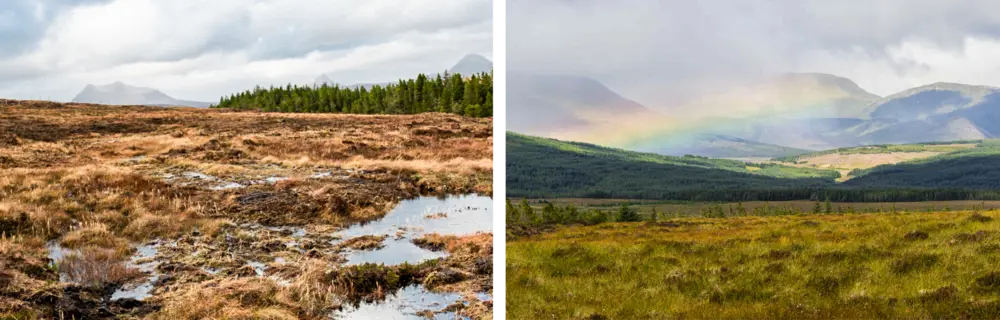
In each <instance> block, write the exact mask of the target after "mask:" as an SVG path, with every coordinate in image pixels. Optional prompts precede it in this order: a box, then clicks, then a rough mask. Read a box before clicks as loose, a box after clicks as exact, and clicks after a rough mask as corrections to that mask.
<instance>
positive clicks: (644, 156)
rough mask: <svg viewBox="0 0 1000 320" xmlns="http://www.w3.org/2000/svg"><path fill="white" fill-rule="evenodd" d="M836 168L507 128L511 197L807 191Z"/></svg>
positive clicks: (826, 181) (829, 181)
mask: <svg viewBox="0 0 1000 320" xmlns="http://www.w3.org/2000/svg"><path fill="white" fill-rule="evenodd" d="M836 177H837V173H836V172H834V171H824V170H816V169H809V168H793V167H788V166H782V165H756V166H755V165H749V166H748V165H747V164H745V163H743V162H740V161H735V160H724V159H709V158H704V157H695V156H685V157H673V156H664V155H659V154H653V153H641V152H633V151H626V150H621V149H613V148H606V147H600V146H597V145H592V144H586V143H578V142H565V141H559V140H554V139H548V138H540V137H533V136H527V135H522V134H517V133H512V132H508V133H507V194H508V196H511V197H594V198H607V197H621V198H648V199H698V198H702V199H708V198H716V197H733V199H739V198H742V197H756V196H757V193H758V192H767V191H765V190H783V191H782V192H795V191H791V190H792V189H797V190H802V191H801V192H804V193H805V194H808V192H809V191H808V189H809V188H819V187H828V186H832V185H833V180H834V179H835V178H836Z"/></svg>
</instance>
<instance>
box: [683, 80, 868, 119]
mask: <svg viewBox="0 0 1000 320" xmlns="http://www.w3.org/2000/svg"><path fill="white" fill-rule="evenodd" d="M879 98H880V97H879V96H878V95H875V94H872V93H870V92H868V91H865V90H864V89H862V88H861V87H859V86H858V85H857V84H856V83H854V82H853V81H851V80H849V79H847V78H843V77H838V76H835V75H830V74H824V73H788V74H783V75H780V76H776V77H772V78H767V79H762V80H758V81H756V82H751V83H747V84H744V85H740V86H734V87H731V88H723V89H722V90H721V92H720V93H716V94H712V95H709V96H704V97H701V98H699V99H695V100H692V101H689V102H687V103H682V104H680V105H679V106H676V107H673V108H671V109H670V112H671V113H676V114H678V116H679V117H680V116H681V115H683V117H686V118H700V117H712V116H719V115H726V116H730V117H774V116H779V117H786V118H867V117H868V115H867V110H866V107H867V106H868V105H869V104H871V103H872V102H875V101H876V100H878V99H879Z"/></svg>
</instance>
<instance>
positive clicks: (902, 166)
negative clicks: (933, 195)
mask: <svg viewBox="0 0 1000 320" xmlns="http://www.w3.org/2000/svg"><path fill="white" fill-rule="evenodd" d="M966 145H972V147H964V148H959V149H956V150H954V151H951V152H947V153H941V154H938V155H934V156H930V157H924V158H919V159H914V160H910V161H904V162H900V163H896V164H886V165H879V166H874V167H872V168H870V169H863V170H856V171H855V172H852V174H853V175H855V176H857V177H856V178H853V179H851V180H848V181H846V182H844V185H845V186H852V187H866V188H885V187H889V186H893V185H906V186H909V187H919V188H967V189H992V190H996V189H1000V165H998V164H1000V140H985V141H978V142H974V143H970V144H966ZM949 146H954V145H940V146H933V145H932V146H929V148H934V147H938V148H941V147H945V148H946V147H949ZM942 150H947V149H942Z"/></svg>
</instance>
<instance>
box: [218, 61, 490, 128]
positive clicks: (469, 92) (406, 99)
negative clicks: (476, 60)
mask: <svg viewBox="0 0 1000 320" xmlns="http://www.w3.org/2000/svg"><path fill="white" fill-rule="evenodd" d="M492 100H493V74H492V73H481V74H474V75H471V76H468V77H465V76H462V75H460V74H448V73H447V72H446V73H444V74H443V75H442V74H439V75H437V76H435V77H433V78H431V77H428V76H427V75H424V74H420V75H418V76H417V77H416V78H415V79H409V80H399V82H397V83H395V84H389V85H386V86H380V85H374V86H371V87H370V88H366V87H364V86H359V87H355V88H348V87H341V86H328V85H326V84H324V85H323V86H318V87H311V86H292V85H290V84H289V85H287V86H285V87H271V88H267V89H264V88H261V87H256V88H254V89H253V90H247V91H245V92H240V93H236V94H233V95H230V96H228V97H223V98H222V99H220V100H219V104H218V105H216V106H215V108H231V109H237V110H260V111H266V112H317V113H360V114H416V113H423V112H448V113H454V114H458V115H464V116H469V117H492V116H493V101H492Z"/></svg>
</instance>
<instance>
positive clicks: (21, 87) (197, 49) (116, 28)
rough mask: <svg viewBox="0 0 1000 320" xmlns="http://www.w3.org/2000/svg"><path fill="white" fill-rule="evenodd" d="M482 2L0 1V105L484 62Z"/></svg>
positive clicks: (198, 92) (360, 77) (374, 76)
mask: <svg viewBox="0 0 1000 320" xmlns="http://www.w3.org/2000/svg"><path fill="white" fill-rule="evenodd" d="M492 16H493V13H492V2H491V1H490V0H364V1H357V0H170V1H160V0H2V1H0V97H4V98H15V99H39V98H40V99H51V100H57V101H68V100H70V99H72V98H73V96H75V95H76V94H77V93H78V92H80V91H81V90H82V89H83V87H84V86H85V85H86V84H96V85H103V84H108V83H112V82H115V81H121V82H125V83H127V84H131V85H136V86H144V87H153V88H156V89H159V90H161V91H163V92H164V93H166V94H168V95H171V96H173V97H174V98H178V99H187V100H201V101H208V102H213V101H217V100H218V98H219V97H220V96H222V95H226V94H229V93H232V92H235V91H241V90H245V89H248V88H252V87H253V86H254V85H258V84H260V85H270V84H286V83H289V82H291V83H301V84H311V83H312V81H313V80H314V79H315V78H316V77H318V76H319V75H320V74H324V73H325V74H327V75H328V76H329V77H330V78H331V79H333V80H334V81H336V82H339V83H343V84H353V83H368V82H386V81H393V80H396V79H400V78H410V77H413V76H415V75H416V74H418V73H421V72H423V73H431V72H439V71H443V70H445V69H447V68H449V67H451V66H452V65H453V64H454V63H455V62H457V61H458V60H459V59H460V58H461V57H462V56H464V55H465V54H467V53H478V54H481V55H484V56H486V57H487V58H492V41H493V36H492V23H493V19H492Z"/></svg>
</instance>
